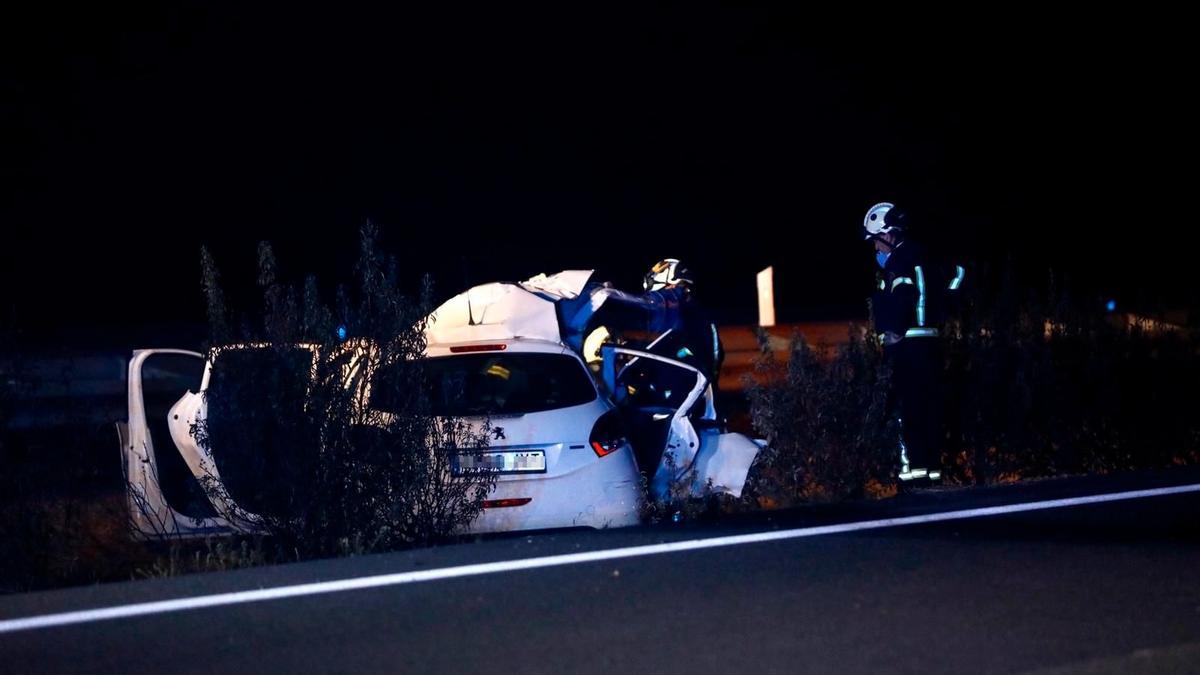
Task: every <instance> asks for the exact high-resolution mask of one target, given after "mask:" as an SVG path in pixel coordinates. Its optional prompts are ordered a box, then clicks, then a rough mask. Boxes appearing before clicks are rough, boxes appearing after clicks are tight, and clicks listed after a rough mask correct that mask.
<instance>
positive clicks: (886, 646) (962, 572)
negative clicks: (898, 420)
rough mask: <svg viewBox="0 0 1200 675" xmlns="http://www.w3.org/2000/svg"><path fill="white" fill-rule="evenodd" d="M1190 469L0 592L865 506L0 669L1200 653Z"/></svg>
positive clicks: (502, 669) (97, 590)
mask: <svg viewBox="0 0 1200 675" xmlns="http://www.w3.org/2000/svg"><path fill="white" fill-rule="evenodd" d="M1195 483H1200V474H1197V472H1195V471H1178V472H1170V473H1162V474H1143V475H1139V476H1129V477H1119V478H1105V479H1076V480H1059V481H1047V482H1042V483H1037V484H1032V485H1022V486H1011V487H1004V488H993V489H988V490H963V491H954V492H942V493H932V494H921V495H913V496H906V497H901V498H897V499H892V500H886V501H883V502H876V503H868V504H858V505H850V506H840V507H824V508H809V509H800V510H796V511H791V512H787V513H775V514H771V515H769V516H755V517H744V518H731V519H727V520H725V521H724V522H720V523H709V524H685V525H681V526H671V527H657V528H631V529H625V530H619V531H610V532H557V533H547V534H539V535H533V536H508V537H498V538H491V539H485V540H483V541H480V542H475V543H464V544H457V545H450V546H442V547H437V548H432V549H422V550H418V551H408V552H402V553H395V554H387V555H377V556H366V557H361V558H354V559H343V560H335V561H320V562H313V563H303V564H296V565H284V566H277V567H271V568H263V569H258V570H242V571H238V572H229V573H221V574H208V575H196V576H192V577H183V578H176V579H165V580H155V581H144V582H131V583H122V584H110V585H104V586H95V587H89V588H80V589H70V590H65V591H54V592H47V593H35V594H27V595H21V596H10V597H6V598H0V626H3V622H4V621H5V620H11V619H16V618H22V617H30V616H37V615H47V614H54V613H59V612H65V611H74V610H82V609H89V608H97V607H108V606H114V605H126V604H128V603H139V602H148V601H155V600H162V599H166V598H187V597H195V596H204V595H211V594H219V593H228V592H231V591H242V590H248V589H258V588H280V587H288V586H290V585H294V584H300V583H311V582H314V581H326V580H333V579H347V578H360V577H366V576H370V575H379V574H391V573H396V572H406V571H414V570H415V571H425V570H440V569H443V568H454V567H456V566H462V565H470V564H478V563H487V562H496V561H509V560H519V559H520V560H523V559H528V558H537V557H544V556H552V555H560V554H564V553H579V552H590V551H598V550H608V549H616V548H622V547H630V546H644V545H648V544H657V543H660V542H677V541H690V540H696V539H709V538H713V537H722V536H728V535H742V534H748V533H758V532H782V531H791V530H794V529H796V528H812V527H816V526H823V525H830V524H840V523H861V522H867V521H869V522H872V523H875V524H874V525H871V529H864V530H861V531H854V532H840V533H832V534H816V535H815V536H803V537H798V538H790V539H783V540H777V541H768V542H758V543H744V544H740V545H729V546H722V547H716V548H702V549H697V550H691V551H683V552H667V553H658V554H654V555H642V556H637V557H628V558H626V557H620V558H615V559H610V560H602V561H594V562H582V563H578V564H564V565H557V566H551V567H542V568H538V569H524V570H516V571H501V572H491V573H484V574H476V575H473V576H465V577H459V578H448V579H435V580H428V581H421V582H415V583H404V584H399V585H385V586H378V587H373V588H368V589H361V590H349V591H340V592H329V593H322V594H318V595H304V596H300V597H292V598H286V599H276V600H265V601H260V602H250V603H239V604H228V605H222V606H217V607H209V608H202V609H189V610H185V611H177V612H169V613H159V614H151V615H146V616H139V617H134V618H122V619H113V620H106V621H94V622H85V623H78V624H73V625H66V626H59V627H50V628H39V629H32V630H23V631H17V632H0V671H2V672H21V673H26V672H113V673H117V672H119V673H125V674H128V673H158V672H172V673H178V672H283V671H287V672H329V671H342V672H397V671H421V672H425V671H435V672H463V671H470V672H497V673H511V672H530V671H533V672H604V673H609V674H611V673H617V672H625V671H634V672H649V671H655V672H712V671H748V670H750V671H766V672H867V671H886V672H922V673H929V672H972V673H993V672H1031V671H1034V672H1036V671H1045V672H1130V671H1133V672H1200V519H1198V518H1197V515H1198V514H1200V493H1197V492H1191V493H1186V494H1176V495H1170V496H1155V497H1146V498H1140V499H1131V500H1123V501H1116V502H1108V503H1101V504H1092V505H1085V506H1072V507H1064V508H1055V509H1048V510H1037V511H1028V512H1022V513H1009V514H1001V515H989V516H984V517H975V518H969V519H960V520H951V521H945V522H933V523H924V524H908V525H903V526H888V524H887V523H882V524H880V523H879V522H878V521H879V520H880V519H889V518H898V517H909V518H917V517H926V516H927V515H928V514H936V513H945V512H951V511H958V510H962V509H972V508H978V507H990V506H1004V505H1013V504H1024V503H1029V502H1032V501H1041V500H1048V499H1061V498H1069V497H1074V496H1078V495H1094V494H1110V493H1115V492H1121V491H1126V490H1137V489H1143V488H1155V487H1160V486H1164V485H1187V484H1195Z"/></svg>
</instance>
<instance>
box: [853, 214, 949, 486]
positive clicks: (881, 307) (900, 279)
mask: <svg viewBox="0 0 1200 675" xmlns="http://www.w3.org/2000/svg"><path fill="white" fill-rule="evenodd" d="M863 230H864V234H865V236H866V239H867V240H869V241H871V242H873V243H874V245H875V260H876V262H877V263H878V265H879V268H880V271H879V272H878V273H877V275H876V277H877V279H876V288H875V292H874V294H873V295H872V297H871V308H872V316H873V319H874V322H875V332H876V334H877V335H878V337H879V340H880V343H881V344H882V345H883V351H884V356H885V358H886V360H887V361H888V363H889V364H890V365H891V370H892V394H893V396H894V400H895V402H896V403H897V404H898V408H899V418H900V443H899V446H900V447H899V465H900V471H899V473H898V477H899V478H900V480H901V483H902V484H907V485H913V484H920V483H925V482H929V483H936V482H938V481H940V480H941V478H942V466H941V453H942V441H943V431H942V419H941V417H942V416H941V413H942V400H941V393H942V377H941V375H942V368H943V362H942V348H941V341H940V338H939V335H940V330H941V323H942V321H943V320H944V319H945V314H946V310H947V304H948V303H950V302H951V301H952V297H953V296H957V295H958V291H959V288H960V287H961V286H962V282H963V277H964V275H965V270H964V269H963V267H962V266H961V265H956V266H954V267H953V268H952V269H951V268H949V267H947V266H943V265H940V264H938V263H935V262H933V261H932V260H931V259H930V258H929V256H928V254H927V252H926V251H925V249H924V248H923V247H922V246H921V245H920V244H919V243H917V242H916V241H913V240H912V238H910V236H909V223H908V215H907V214H906V213H905V212H904V211H903V210H902V209H900V208H898V207H896V206H895V205H893V204H891V203H888V202H882V203H879V204H876V205H875V206H872V207H871V209H870V210H869V211H867V214H866V216H865V217H864V218H863Z"/></svg>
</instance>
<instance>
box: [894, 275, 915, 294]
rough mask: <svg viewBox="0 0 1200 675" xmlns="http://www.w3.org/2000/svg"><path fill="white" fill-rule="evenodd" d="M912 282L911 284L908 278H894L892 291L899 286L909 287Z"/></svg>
mask: <svg viewBox="0 0 1200 675" xmlns="http://www.w3.org/2000/svg"><path fill="white" fill-rule="evenodd" d="M912 282H913V280H912V279H910V278H908V277H896V278H895V279H892V290H893V291H895V290H896V287H897V286H899V285H901V284H909V285H911V284H912Z"/></svg>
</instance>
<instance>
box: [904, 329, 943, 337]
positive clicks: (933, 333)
mask: <svg viewBox="0 0 1200 675" xmlns="http://www.w3.org/2000/svg"><path fill="white" fill-rule="evenodd" d="M937 336H938V329H936V328H909V329H908V330H907V331H905V332H904V337H906V338H910V337H937Z"/></svg>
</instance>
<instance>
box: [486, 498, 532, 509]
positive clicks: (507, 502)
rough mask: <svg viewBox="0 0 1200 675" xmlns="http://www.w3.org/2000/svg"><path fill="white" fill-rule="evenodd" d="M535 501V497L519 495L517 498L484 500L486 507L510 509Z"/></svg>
mask: <svg viewBox="0 0 1200 675" xmlns="http://www.w3.org/2000/svg"><path fill="white" fill-rule="evenodd" d="M531 501H533V497H517V498H515V499H488V500H486V501H484V502H483V508H485V509H508V508H512V507H514V506H525V505H526V504H528V503H529V502H531Z"/></svg>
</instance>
